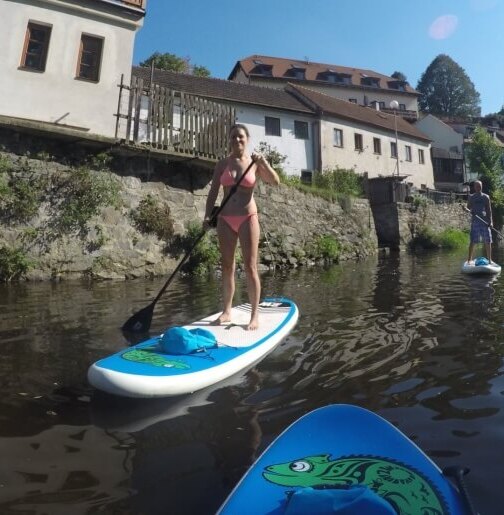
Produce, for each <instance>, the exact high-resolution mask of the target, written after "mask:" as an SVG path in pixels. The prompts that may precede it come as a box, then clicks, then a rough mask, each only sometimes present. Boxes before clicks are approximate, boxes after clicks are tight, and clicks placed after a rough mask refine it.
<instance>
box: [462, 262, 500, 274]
mask: <svg viewBox="0 0 504 515" xmlns="http://www.w3.org/2000/svg"><path fill="white" fill-rule="evenodd" d="M474 263H475V262H474V261H473V262H472V263H471V264H469V262H468V261H466V262H465V263H464V264H463V265H462V272H463V273H464V274H490V275H492V274H498V273H499V272H500V271H501V266H500V265H498V264H497V263H489V264H488V265H476V264H474Z"/></svg>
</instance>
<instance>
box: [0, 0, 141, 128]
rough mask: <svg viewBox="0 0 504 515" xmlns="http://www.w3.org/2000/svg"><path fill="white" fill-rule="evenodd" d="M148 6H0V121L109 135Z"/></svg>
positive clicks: (9, 2)
mask: <svg viewBox="0 0 504 515" xmlns="http://www.w3.org/2000/svg"><path fill="white" fill-rule="evenodd" d="M145 1H146V0H122V1H121V0H82V1H79V2H74V1H70V0H3V1H2V4H1V6H0V13H1V15H0V57H1V62H2V73H1V74H0V116H5V117H12V118H18V119H24V120H31V121H36V122H42V123H45V124H49V125H51V124H52V125H58V126H62V127H67V128H72V129H78V130H81V131H86V132H87V133H93V134H98V135H102V136H114V132H115V124H116V118H115V116H114V115H115V114H116V110H117V98H118V90H119V88H118V87H117V86H118V83H119V82H120V80H121V75H124V80H125V81H126V82H129V79H130V72H131V63H132V58H133V46H134V40H135V35H136V32H137V31H138V30H139V29H140V27H141V26H142V23H143V18H144V16H145V9H144V7H145Z"/></svg>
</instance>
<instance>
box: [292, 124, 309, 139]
mask: <svg viewBox="0 0 504 515" xmlns="http://www.w3.org/2000/svg"><path fill="white" fill-rule="evenodd" d="M294 137H295V138H296V139H309V137H308V122H301V121H298V120H294Z"/></svg>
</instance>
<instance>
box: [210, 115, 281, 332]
mask: <svg viewBox="0 0 504 515" xmlns="http://www.w3.org/2000/svg"><path fill="white" fill-rule="evenodd" d="M249 138H250V135H249V131H248V129H247V127H246V126H245V125H241V124H236V125H233V127H231V130H230V131H229V144H230V149H231V152H230V154H229V156H228V157H226V158H225V159H222V160H221V161H219V162H218V163H217V165H216V166H215V170H214V174H213V178H212V183H211V186H210V191H209V193H208V198H207V202H206V210H205V218H204V221H203V226H204V227H205V228H206V229H208V228H209V225H210V224H209V222H210V219H211V215H212V209H213V208H214V205H215V202H216V200H217V196H218V194H219V190H220V188H221V186H222V187H223V188H224V195H228V194H229V192H230V189H231V187H232V186H233V185H234V184H236V183H237V182H238V180H239V179H240V177H241V176H242V175H243V174H244V173H245V171H246V170H247V167H248V166H249V165H250V164H251V163H252V162H253V163H254V164H253V165H252V167H251V168H250V170H249V171H248V172H247V175H246V176H245V177H244V178H243V180H242V182H241V183H240V186H239V187H238V189H237V190H236V191H235V193H234V194H233V195H232V197H230V199H229V202H227V204H226V205H225V206H224V208H223V210H222V212H221V213H220V214H219V216H218V220H217V235H218V239H219V248H220V253H221V263H222V288H223V301H224V309H223V311H222V313H221V315H220V316H219V317H218V318H217V319H216V320H215V321H214V324H216V325H219V324H224V323H226V322H230V321H231V308H232V303H233V296H234V292H235V268H236V264H235V251H236V245H237V242H238V240H239V241H240V247H241V251H242V256H243V265H244V268H245V274H246V278H247V291H248V297H249V302H250V304H251V307H252V312H251V315H250V322H249V324H248V326H247V330H255V329H257V328H258V327H259V315H258V309H259V300H260V297H261V283H260V279H259V273H258V271H257V259H258V254H259V233H260V229H259V220H258V214H257V206H256V202H255V200H254V187H255V185H256V182H257V178H260V179H262V180H263V181H264V182H266V183H267V184H272V185H278V184H280V178H279V177H278V174H277V173H276V172H275V170H273V168H272V167H271V166H270V164H269V163H268V161H267V160H266V159H265V158H264V156H262V155H261V154H258V153H252V154H249V152H248V149H247V145H248V142H249Z"/></svg>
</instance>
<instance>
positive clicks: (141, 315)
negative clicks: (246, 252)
mask: <svg viewBox="0 0 504 515" xmlns="http://www.w3.org/2000/svg"><path fill="white" fill-rule="evenodd" d="M253 164H254V161H251V163H250V164H249V165H248V166H247V169H246V170H245V171H244V172H243V173H242V175H241V177H240V178H239V179H238V181H237V182H236V184H233V186H231V189H230V190H229V193H228V194H227V196H226V197H225V198H224V200H223V201H222V204H221V205H220V206H219V208H218V209H216V210H215V212H214V213H212V217H211V218H210V224H211V223H212V222H213V221H214V220H216V219H217V216H218V215H219V213H220V212H221V211H222V210H223V209H224V206H225V205H226V204H227V203H228V201H229V199H230V198H231V197H232V196H233V195H234V193H235V192H236V190H237V189H238V186H239V185H240V183H241V182H242V181H243V178H244V177H245V175H247V173H248V172H249V170H250V169H251V168H252V165H253ZM206 231H207V229H203V230H202V231H201V234H200V235H199V236H198V237H197V238H196V240H195V241H194V243H193V244H192V246H191V248H190V249H189V250H188V251H187V252H186V253H185V255H184V257H183V258H182V259H181V261H180V263H179V264H178V265H177V266H176V268H175V270H174V271H173V272H172V274H171V275H170V277H168V280H167V281H166V282H165V283H164V285H163V287H162V288H161V290H159V293H158V294H157V295H156V297H155V299H154V300H153V301H152V302H151V303H150V304H149V305H148V306H146V307H145V308H143V309H141V310H140V311H137V312H136V313H135V314H134V315H132V316H131V317H130V318H128V320H126V322H125V323H124V325H123V326H122V330H123V331H127V332H130V333H143V332H147V331H148V330H149V328H150V326H151V322H152V315H153V313H154V307H155V305H156V303H157V301H158V300H159V299H160V298H161V296H162V295H163V293H164V292H165V290H166V288H168V286H169V285H170V283H171V282H172V280H173V278H174V277H175V275H177V273H178V271H179V270H180V269H181V268H182V266H183V265H184V263H185V262H186V261H187V260H188V259H189V256H190V255H191V253H192V251H193V250H194V249H195V248H196V246H197V245H198V243H199V242H200V240H201V239H202V238H203V236H205V233H206Z"/></svg>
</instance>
